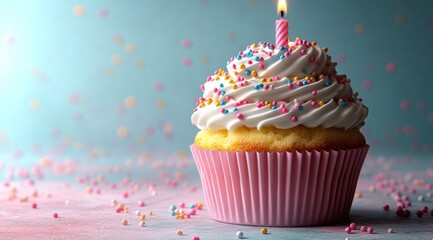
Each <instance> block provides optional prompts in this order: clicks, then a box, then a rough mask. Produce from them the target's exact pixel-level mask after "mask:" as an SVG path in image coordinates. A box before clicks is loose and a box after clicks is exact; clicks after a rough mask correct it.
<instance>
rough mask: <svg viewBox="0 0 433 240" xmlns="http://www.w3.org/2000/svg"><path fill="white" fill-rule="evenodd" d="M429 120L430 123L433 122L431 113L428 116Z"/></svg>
mask: <svg viewBox="0 0 433 240" xmlns="http://www.w3.org/2000/svg"><path fill="white" fill-rule="evenodd" d="M427 120H429V121H430V122H433V113H429V114H428V115H427Z"/></svg>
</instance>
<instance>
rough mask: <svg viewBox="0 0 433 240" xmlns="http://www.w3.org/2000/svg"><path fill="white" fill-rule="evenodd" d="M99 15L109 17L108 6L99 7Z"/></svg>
mask: <svg viewBox="0 0 433 240" xmlns="http://www.w3.org/2000/svg"><path fill="white" fill-rule="evenodd" d="M98 16H99V17H100V18H107V17H108V10H107V9H106V8H101V9H99V12H98Z"/></svg>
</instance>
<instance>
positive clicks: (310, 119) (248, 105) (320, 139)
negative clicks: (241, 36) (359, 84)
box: [191, 14, 368, 226]
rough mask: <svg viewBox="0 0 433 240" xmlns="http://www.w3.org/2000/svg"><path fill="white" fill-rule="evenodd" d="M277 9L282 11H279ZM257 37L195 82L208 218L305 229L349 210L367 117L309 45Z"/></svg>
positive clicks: (283, 27)
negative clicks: (200, 93)
mask: <svg viewBox="0 0 433 240" xmlns="http://www.w3.org/2000/svg"><path fill="white" fill-rule="evenodd" d="M281 15H282V16H283V14H281ZM276 25H277V34H276V38H277V41H276V42H277V44H275V45H274V44H272V43H267V42H260V43H258V44H251V45H249V46H247V47H246V50H245V51H243V52H240V53H239V54H238V55H236V56H234V57H232V58H231V59H230V61H229V62H228V64H227V66H226V70H224V69H219V70H217V71H216V72H215V74H214V75H212V76H209V77H208V78H207V81H206V83H205V84H203V85H202V86H201V89H202V90H203V96H202V97H200V98H199V99H198V101H197V104H196V108H195V109H194V113H193V114H192V117H191V119H192V123H193V124H194V125H195V126H197V127H198V128H199V129H200V131H199V132H198V133H197V135H196V138H195V141H194V144H192V145H191V151H192V154H193V157H194V159H195V162H196V165H197V168H198V171H199V174H200V178H201V182H202V185H203V189H204V194H205V198H206V202H207V206H208V209H209V213H210V216H211V218H213V219H215V220H217V221H222V222H227V223H235V224H245V225H260V226H311V225H323V224H329V223H333V222H337V221H341V220H344V219H345V218H347V217H348V215H349V212H350V208H351V205H352V201H353V196H354V193H355V189H356V184H357V181H358V177H359V174H360V171H361V167H362V164H363V162H364V159H365V156H366V154H367V151H368V145H367V144H366V141H365V138H364V136H363V134H362V133H361V132H360V128H361V127H362V126H363V125H364V120H365V118H366V117H367V115H368V109H367V107H365V106H364V105H363V104H362V99H360V98H359V97H358V94H357V93H356V92H354V91H353V90H352V87H351V85H350V80H349V79H348V78H347V76H346V75H344V74H338V73H337V70H336V65H337V64H336V63H334V62H333V61H332V59H331V57H330V56H329V55H328V54H327V49H326V48H321V47H319V45H317V44H316V42H309V41H307V40H302V39H300V38H297V39H296V40H294V41H289V40H288V22H287V21H286V20H284V19H283V18H282V19H281V20H278V21H277V24H276Z"/></svg>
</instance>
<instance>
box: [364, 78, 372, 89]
mask: <svg viewBox="0 0 433 240" xmlns="http://www.w3.org/2000/svg"><path fill="white" fill-rule="evenodd" d="M372 87H373V82H371V81H369V80H366V81H364V82H363V83H362V88H364V89H365V90H370V89H371V88H372Z"/></svg>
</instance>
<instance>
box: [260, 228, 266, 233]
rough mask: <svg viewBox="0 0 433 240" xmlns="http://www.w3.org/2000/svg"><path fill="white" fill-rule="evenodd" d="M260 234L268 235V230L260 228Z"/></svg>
mask: <svg viewBox="0 0 433 240" xmlns="http://www.w3.org/2000/svg"><path fill="white" fill-rule="evenodd" d="M260 232H261V233H262V234H266V233H268V229H267V228H262V229H261V230H260Z"/></svg>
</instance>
